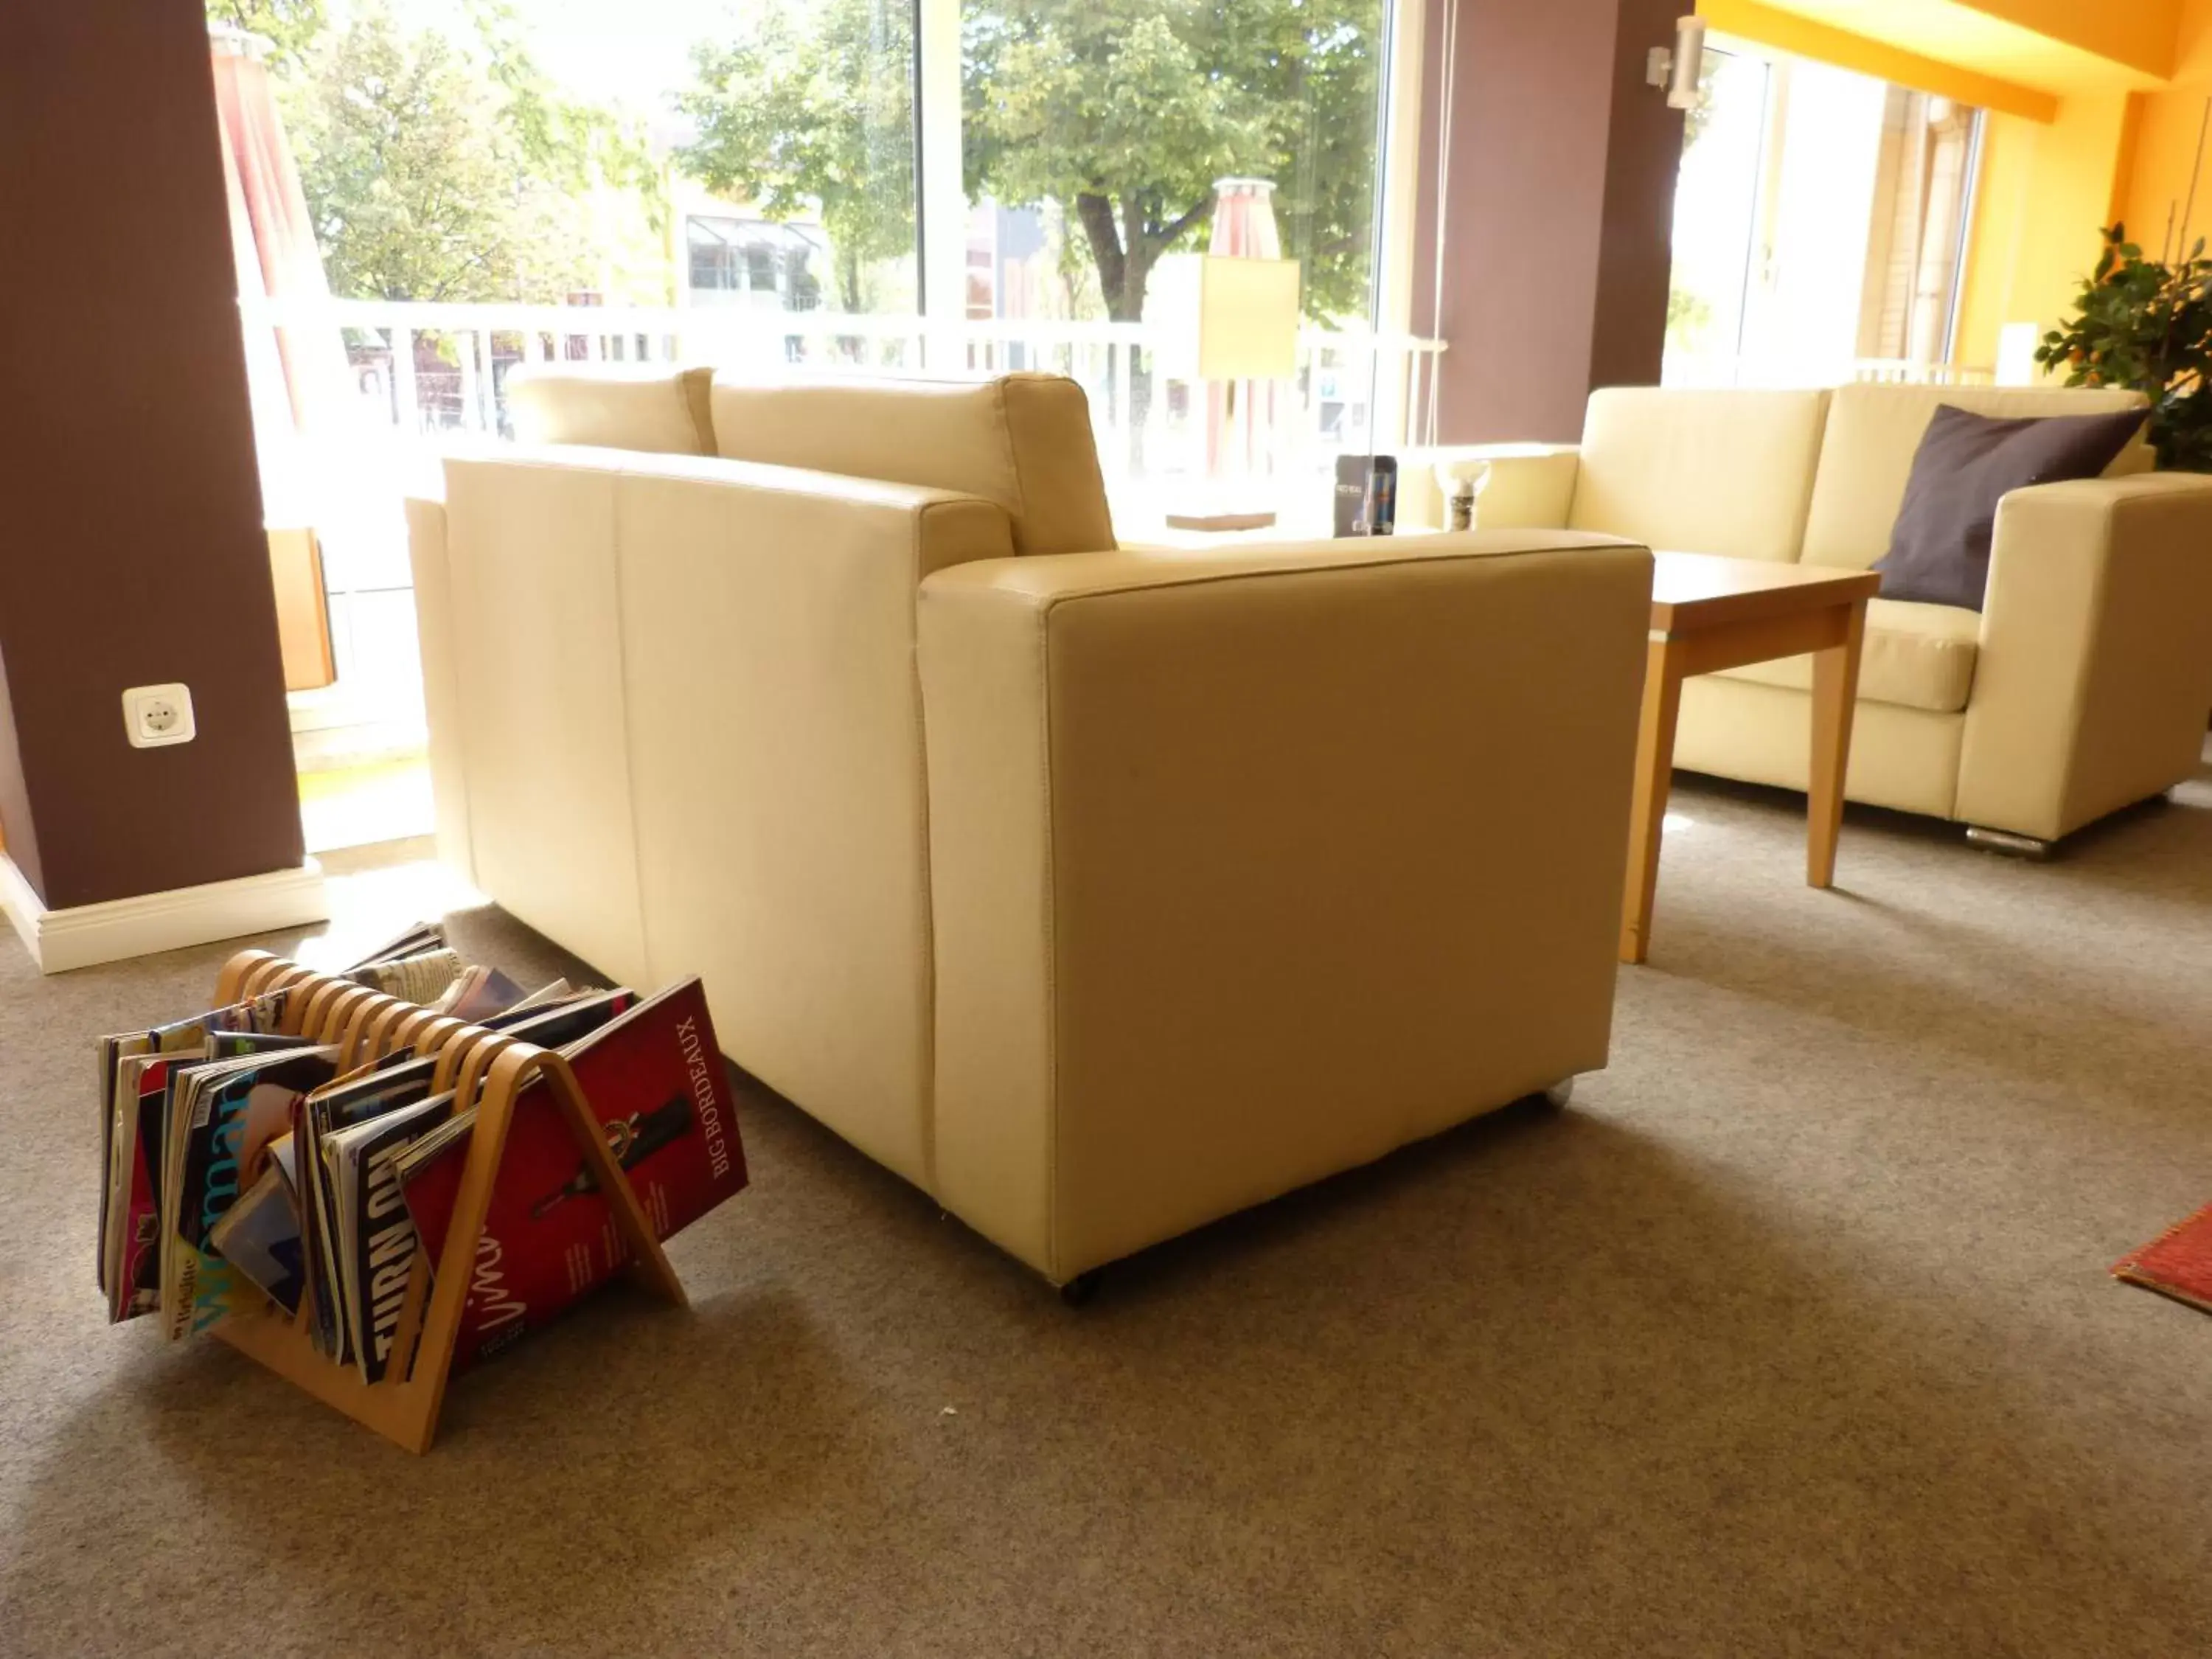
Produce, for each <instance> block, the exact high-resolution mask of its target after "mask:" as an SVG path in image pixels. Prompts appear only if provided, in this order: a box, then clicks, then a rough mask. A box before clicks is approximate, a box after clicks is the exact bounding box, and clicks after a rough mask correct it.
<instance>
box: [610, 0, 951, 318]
mask: <svg viewBox="0 0 2212 1659" xmlns="http://www.w3.org/2000/svg"><path fill="white" fill-rule="evenodd" d="M653 11H654V12H655V13H656V14H657V15H659V16H661V17H663V18H669V17H673V16H678V15H682V16H684V18H685V19H686V21H685V22H684V25H683V27H684V28H686V29H688V30H689V31H690V33H691V36H692V43H691V45H690V49H689V58H690V61H689V64H688V65H687V71H686V74H685V76H684V79H683V81H682V82H681V84H680V86H679V88H678V89H677V90H676V92H675V93H674V96H673V99H672V103H673V106H674V108H675V110H676V112H677V113H678V117H679V118H680V120H681V121H682V123H683V124H684V126H685V127H686V128H687V129H688V131H687V132H686V133H685V134H684V136H683V137H682V138H681V139H680V141H679V142H678V143H677V144H676V145H675V146H674V149H673V159H674V163H675V166H674V176H675V182H674V185H673V187H672V188H673V191H674V194H675V196H676V198H677V201H678V205H679V207H680V208H681V209H683V210H686V211H697V210H700V209H701V207H702V206H703V205H704V204H707V203H709V202H712V203H719V204H743V207H744V210H745V211H746V213H747V215H748V216H750V217H751V218H752V219H753V221H754V222H755V224H757V225H758V226H761V227H763V228H765V227H767V226H769V225H788V226H790V227H792V228H793V230H794V231H797V232H799V233H800V234H808V233H811V238H810V240H818V242H819V244H820V246H821V250H822V254H823V257H822V258H820V259H819V260H818V261H817V262H816V264H817V265H818V269H816V268H813V267H808V268H806V270H805V276H804V278H803V280H800V281H799V282H797V283H793V282H792V281H790V280H788V276H789V267H788V264H787V268H786V272H785V275H786V277H787V280H785V281H782V282H779V281H778V279H777V272H776V270H775V265H776V263H777V261H778V260H779V259H780V258H783V259H786V260H787V258H788V253H787V245H788V242H789V238H788V237H787V236H781V237H775V236H749V237H745V238H743V239H742V240H744V242H745V245H746V246H747V248H748V250H749V252H748V256H747V257H748V266H747V269H748V272H749V283H748V287H749V290H750V294H751V295H753V296H754V297H753V299H752V300H751V301H750V302H749V303H750V304H752V305H754V306H755V307H763V306H766V307H768V308H771V309H776V310H784V311H803V310H809V309H813V308H816V307H822V308H826V309H828V310H831V311H838V312H848V313H908V314H911V313H913V312H914V311H915V306H916V294H917V291H918V282H917V276H916V271H917V267H916V262H915V173H914V167H915V131H914V78H915V64H914V52H915V44H914V5H913V0H746V3H744V4H742V5H738V6H721V5H715V4H710V3H706V0H698V3H681V0H660V3H659V5H658V6H656V7H654V8H653ZM624 15H628V12H627V9H625V10H624ZM609 26H610V28H611V30H612V29H614V28H616V27H617V25H616V24H615V21H614V18H613V15H612V11H611V9H610V16H609ZM799 257H800V258H802V260H803V259H805V257H806V251H802V252H801V253H800V255H799Z"/></svg>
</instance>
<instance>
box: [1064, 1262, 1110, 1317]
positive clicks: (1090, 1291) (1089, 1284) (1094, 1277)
mask: <svg viewBox="0 0 2212 1659" xmlns="http://www.w3.org/2000/svg"><path fill="white" fill-rule="evenodd" d="M1103 1271H1104V1270H1103V1268H1098V1267H1093V1268H1092V1269H1091V1271H1090V1272H1089V1273H1078V1274H1076V1276H1075V1277H1074V1278H1073V1279H1069V1280H1068V1281H1067V1283H1066V1284H1065V1285H1061V1286H1060V1300H1061V1301H1062V1302H1065V1303H1066V1304H1067V1305H1068V1306H1069V1307H1071V1308H1087V1307H1089V1306H1090V1305H1091V1298H1092V1297H1095V1296H1097V1294H1098V1279H1099V1276H1100V1274H1101V1273H1103Z"/></svg>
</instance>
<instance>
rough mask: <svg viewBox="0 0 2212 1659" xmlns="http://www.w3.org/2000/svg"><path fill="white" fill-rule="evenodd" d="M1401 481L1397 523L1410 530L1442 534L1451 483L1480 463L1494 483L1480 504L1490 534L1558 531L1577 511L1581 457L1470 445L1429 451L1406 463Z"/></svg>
mask: <svg viewBox="0 0 2212 1659" xmlns="http://www.w3.org/2000/svg"><path fill="white" fill-rule="evenodd" d="M1407 459H1408V461H1409V462H1410V463H1411V465H1410V467H1408V468H1405V469H1401V472H1400V475H1399V478H1398V517H1399V521H1400V522H1401V523H1402V524H1407V525H1420V526H1426V527H1427V528H1429V529H1431V530H1441V529H1443V527H1444V525H1445V523H1446V522H1447V520H1448V517H1449V508H1450V501H1451V480H1452V478H1453V477H1455V475H1457V474H1460V473H1462V472H1464V471H1468V469H1470V468H1471V467H1472V466H1473V465H1474V463H1476V462H1478V461H1481V462H1486V463H1488V465H1489V468H1490V482H1489V483H1488V484H1487V485H1486V486H1485V487H1484V489H1483V492H1482V495H1480V498H1479V499H1478V500H1477V501H1476V502H1475V507H1474V521H1475V523H1476V524H1478V525H1480V526H1481V527H1482V528H1483V529H1485V530H1558V529H1560V528H1562V527H1563V526H1565V524H1566V522H1567V518H1568V514H1569V513H1570V512H1571V509H1572V508H1573V506H1574V500H1575V480H1576V478H1577V477H1578V476H1579V475H1580V473H1581V470H1582V452H1581V451H1580V450H1579V449H1578V448H1577V447H1576V446H1574V445H1573V444H1465V445H1455V446H1453V447H1449V448H1444V449H1426V450H1421V451H1419V452H1417V453H1416V454H1414V455H1413V456H1410V457H1408V458H1407Z"/></svg>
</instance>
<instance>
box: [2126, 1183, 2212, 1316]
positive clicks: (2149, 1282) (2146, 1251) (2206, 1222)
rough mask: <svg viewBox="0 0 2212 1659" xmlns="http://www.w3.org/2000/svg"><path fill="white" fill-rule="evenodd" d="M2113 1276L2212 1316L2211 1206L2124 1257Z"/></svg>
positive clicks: (2205, 1207) (2169, 1228)
mask: <svg viewBox="0 0 2212 1659" xmlns="http://www.w3.org/2000/svg"><path fill="white" fill-rule="evenodd" d="M2112 1274H2113V1277H2115V1278H2116V1279H2124V1280H2125V1281H2126V1282H2127V1283H2129V1284H2130V1285H2142V1287H2143V1289H2145V1290H2147V1291H2157V1292H2158V1293H2159V1294H2160V1296H2170V1297H2172V1298H2173V1299H2174V1300H2175V1301H2176V1302H2186V1303H2187V1304H2189V1305H2190V1306H2191V1307H2192V1308H2198V1309H2202V1310H2203V1311H2204V1312H2206V1313H2212V1204H2208V1205H2206V1206H2204V1207H2203V1209H2201V1210H2199V1211H2198V1212H2197V1213H2196V1214H2195V1215H2193V1216H2191V1217H2190V1218H2189V1219H2188V1220H2186V1221H2182V1222H2177V1223H2176V1224H2175V1225H2172V1226H2171V1227H2168V1228H2167V1229H2166V1231H2164V1232H2162V1233H2160V1235H2159V1236H2158V1237H2156V1238H2155V1239H2154V1240H2152V1241H2151V1242H2150V1243H2148V1244H2146V1245H2144V1246H2143V1247H2142V1249H2139V1250H2132V1251H2130V1252H2129V1254H2127V1255H2124V1256H2122V1257H2121V1258H2120V1259H2119V1260H2118V1261H2116V1262H2114V1263H2113V1264H2112Z"/></svg>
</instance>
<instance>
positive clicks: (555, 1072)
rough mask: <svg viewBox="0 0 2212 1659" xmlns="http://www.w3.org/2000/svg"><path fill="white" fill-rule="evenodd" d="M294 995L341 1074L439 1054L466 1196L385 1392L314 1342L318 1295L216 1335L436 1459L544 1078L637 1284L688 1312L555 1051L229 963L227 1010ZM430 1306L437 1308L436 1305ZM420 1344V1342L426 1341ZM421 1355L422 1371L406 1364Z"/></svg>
mask: <svg viewBox="0 0 2212 1659" xmlns="http://www.w3.org/2000/svg"><path fill="white" fill-rule="evenodd" d="M278 990H289V991H290V992H291V993H292V994H291V996H290V997H289V998H288V999H287V1000H286V1004H285V1008H284V1016H283V1024H282V1029H283V1030H285V1031H286V1032H289V1033H292V1034H295V1035H298V1036H306V1037H308V1038H311V1039H313V1041H315V1042H323V1043H334V1044H336V1045H337V1050H338V1070H339V1075H340V1076H341V1077H343V1076H344V1075H346V1074H347V1073H349V1072H351V1071H354V1070H357V1069H359V1068H362V1067H365V1066H368V1065H369V1064H371V1063H372V1062H374V1061H375V1060H380V1059H381V1058H382V1057H384V1056H385V1055H386V1054H392V1053H393V1052H395V1051H397V1050H398V1049H401V1048H412V1049H413V1050H414V1051H415V1053H416V1054H419V1055H424V1056H428V1055H433V1054H435V1055H436V1056H437V1060H438V1065H437V1069H436V1073H435V1080H434V1085H433V1086H434V1088H435V1089H437V1090H441V1091H442V1090H444V1089H447V1088H451V1089H453V1091H454V1102H455V1105H456V1109H458V1108H459V1106H461V1105H463V1104H465V1103H467V1102H468V1101H470V1100H471V1099H473V1100H475V1101H476V1103H477V1118H476V1126H475V1127H474V1129H473V1130H472V1131H471V1133H470V1136H469V1148H468V1161H467V1163H466V1164H464V1165H463V1168H462V1173H461V1184H460V1194H459V1198H458V1199H457V1200H455V1202H454V1206H453V1221H452V1223H451V1225H449V1227H448V1228H447V1234H446V1243H445V1248H444V1251H443V1253H442V1254H441V1255H440V1257H439V1260H438V1270H437V1273H436V1274H435V1276H434V1275H433V1274H432V1273H431V1272H430V1267H429V1260H428V1251H427V1250H418V1251H416V1255H415V1266H414V1271H413V1273H412V1275H411V1277H410V1279H409V1281H408V1285H407V1296H406V1300H405V1302H404V1304H403V1305H402V1308H401V1310H400V1315H399V1327H398V1334H397V1336H396V1339H395V1342H394V1346H393V1353H394V1355H395V1356H396V1358H395V1361H394V1363H393V1364H392V1368H391V1370H389V1371H388V1372H387V1373H386V1376H385V1377H384V1379H383V1380H382V1381H381V1382H378V1383H368V1382H364V1381H363V1380H362V1376H360V1374H359V1373H358V1372H357V1371H356V1370H353V1369H352V1368H350V1367H349V1366H347V1365H345V1364H341V1363H340V1362H339V1361H337V1360H336V1359H333V1358H331V1357H330V1356H329V1355H328V1354H325V1353H324V1352H321V1351H320V1350H319V1349H318V1348H317V1347H316V1346H315V1345H314V1340H313V1337H311V1336H310V1335H309V1334H308V1333H309V1330H310V1328H311V1325H312V1322H313V1318H314V1306H313V1291H312V1289H311V1290H310V1291H308V1293H307V1294H306V1295H303V1296H302V1297H301V1301H300V1311H299V1313H298V1315H297V1316H288V1315H286V1314H285V1313H284V1311H283V1310H282V1309H281V1308H279V1307H278V1306H277V1305H276V1304H275V1303H274V1302H264V1303H263V1304H261V1305H260V1306H259V1307H258V1309H256V1310H252V1311H241V1312H238V1313H234V1314H233V1315H232V1316H231V1317H229V1318H228V1319H227V1320H225V1321H224V1322H222V1323H221V1324H219V1325H217V1326H216V1328H215V1334H216V1335H217V1336H219V1337H221V1338H222V1340H224V1341H226V1342H228V1343H229V1344H230V1345H231V1346H233V1347H234V1348H236V1349H238V1350H239V1351H240V1352H241V1353H245V1354H247V1355H250V1356H251V1357H252V1358H255V1359H258V1360H259V1361H260V1362H261V1363H262V1364H264V1365H266V1366H267V1367H268V1368H269V1369H270V1370H272V1371H275V1372H276V1374H277V1375H278V1376H282V1377H283V1378H285V1379H286V1380H287V1381H289V1382H291V1383H296V1384H297V1385H298V1386H299V1387H301V1388H302V1389H306V1390H307V1392H308V1393H309V1394H312V1395H314V1396H315V1398H317V1399H318V1400H320V1401H323V1402H324V1403H325V1405H330V1406H334V1407H337V1409H338V1410H340V1411H342V1412H343V1413H345V1414H346V1415H347V1416H348V1417H350V1418H352V1419H354V1420H355V1421H356V1422H357V1423H362V1424H366V1425H368V1427H370V1428H372V1429H374V1430H375V1431H376V1432H377V1433H379V1434H380V1435H382V1436H383V1437H385V1438H386V1439H387V1440H392V1441H396V1442H398V1443H399V1444H400V1445H402V1446H404V1447H405V1448H406V1449H408V1450H410V1451H411V1452H423V1451H428V1449H429V1447H430V1442H431V1440H432V1439H433V1438H434V1437H435V1436H436V1434H437V1431H438V1412H439V1408H440V1407H441V1406H442V1405H443V1404H444V1402H445V1397H446V1379H447V1375H448V1373H449V1372H450V1371H451V1370H452V1367H453V1345H454V1343H455V1342H456V1341H457V1340H459V1335H460V1328H461V1315H462V1312H463V1310H464V1308H465V1303H466V1298H467V1294H468V1289H469V1281H470V1279H471V1277H472V1276H473V1271H474V1268H475V1266H476V1257H477V1240H478V1238H479V1237H480V1236H481V1235H482V1233H483V1225H484V1216H485V1213H486V1210H487V1207H488V1206H489V1204H490V1202H491V1192H492V1186H493V1183H494V1182H495V1181H496V1180H497V1179H498V1176H499V1164H500V1158H501V1154H502V1152H504V1151H505V1150H506V1146H507V1128H508V1126H509V1124H510V1123H511V1122H512V1121H513V1115H514V1103H515V1100H516V1098H517V1097H519V1096H520V1094H521V1093H522V1091H523V1090H524V1089H525V1088H526V1086H528V1085H530V1084H531V1083H532V1082H535V1081H538V1080H540V1079H542V1080H543V1081H544V1084H545V1085H546V1088H547V1090H548V1091H549V1092H550V1094H551V1096H552V1097H553V1099H554V1100H555V1102H556V1103H558V1105H559V1107H560V1109H561V1111H562V1115H563V1116H565V1117H566V1118H567V1119H568V1127H569V1129H570V1131H571V1132H572V1133H574V1136H575V1138H576V1144H577V1146H579V1147H580V1148H581V1149H582V1152H583V1154H584V1161H585V1163H586V1164H587V1165H588V1166H589V1167H590V1169H591V1170H592V1175H593V1176H594V1177H595V1178H596V1180H597V1181H598V1182H599V1190H600V1191H601V1192H603V1193H605V1194H606V1195H607V1199H608V1201H609V1203H610V1204H611V1206H613V1210H614V1218H615V1224H616V1225H617V1226H618V1227H619V1228H621V1230H622V1233H623V1237H624V1238H626V1239H627V1240H628V1241H629V1248H630V1265H629V1272H630V1276H631V1277H632V1278H633V1279H636V1280H638V1281H639V1282H640V1283H641V1284H642V1285H644V1286H645V1287H646V1288H647V1290H649V1291H652V1292H653V1294H654V1295H656V1296H658V1297H660V1298H661V1299H663V1300H664V1301H667V1302H671V1303H673V1304H676V1305H677V1306H678V1307H681V1306H683V1305H684V1286H683V1285H682V1283H681V1282H680V1281H679V1280H678V1279H677V1277H676V1272H675V1269H673V1268H672V1267H670V1266H669V1265H668V1258H667V1256H666V1255H664V1254H662V1251H661V1249H660V1241H659V1239H657V1238H655V1237H653V1228H652V1226H651V1225H649V1224H648V1223H647V1220H646V1216H645V1211H644V1208H643V1207H642V1206H641V1205H640V1204H639V1202H638V1198H637V1194H636V1192H635V1189H634V1188H632V1187H631V1186H630V1184H629V1176H626V1175H625V1174H624V1173H623V1169H622V1165H621V1164H619V1163H617V1161H616V1158H615V1156H614V1153H613V1152H611V1150H610V1149H609V1148H608V1146H607V1143H606V1138H605V1134H604V1133H603V1132H602V1130H601V1129H600V1127H599V1120H598V1119H597V1118H595V1117H593V1116H592V1110H591V1107H590V1106H589V1104H588V1103H586V1101H585V1099H584V1093H583V1091H582V1089H581V1088H580V1087H579V1086H578V1085H577V1082H576V1076H575V1073H574V1072H573V1071H571V1070H570V1069H569V1066H568V1061H567V1060H564V1059H562V1056H561V1055H559V1054H556V1053H554V1052H553V1051H552V1050H550V1049H547V1048H538V1047H536V1046H534V1045H532V1044H531V1043H527V1042H517V1041H516V1040H515V1039H513V1037H510V1036H503V1035H501V1033H499V1032H496V1031H488V1030H485V1029H484V1028H483V1026H481V1025H472V1024H469V1023H468V1022H466V1021H465V1020H459V1019H454V1018H451V1017H449V1016H445V1015H439V1014H435V1013H433V1012H431V1011H430V1010H429V1009H428V1008H425V1007H422V1006H420V1005H419V1004H416V1003H412V1002H407V1001H404V1000H401V999H399V998H398V997H392V996H386V995H384V994H382V993H380V992H376V991H372V990H369V989H368V988H367V987H364V986H361V985H357V984H356V983H354V981H351V980H345V979H337V978H334V977H332V976H331V975H328V974H319V973H317V972H315V971H314V970H313V969H309V968H304V967H301V965H300V964H299V963H295V962H289V961H287V960H286V959H285V958H283V957H278V956H272V955H271V954H270V952H268V951H240V952H239V953H238V954H237V955H236V956H234V957H232V958H231V959H230V960H229V962H228V963H225V964H224V966H223V969H222V977H221V978H220V979H219V980H218V981H216V1006H217V1007H224V1006H229V1005H230V1004H232V1003H236V1002H242V1001H245V1000H248V999H250V998H252V997H257V996H261V995H264V994H267V993H269V992H271V991H278ZM426 1304H427V1306H426ZM418 1339H419V1340H418ZM410 1350H411V1352H412V1354H413V1361H414V1363H413V1364H412V1365H411V1366H410V1365H409V1364H406V1363H405V1360H406V1357H407V1356H408V1354H409V1353H410Z"/></svg>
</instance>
